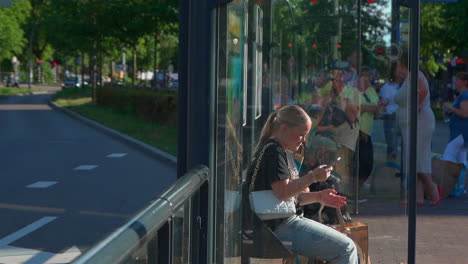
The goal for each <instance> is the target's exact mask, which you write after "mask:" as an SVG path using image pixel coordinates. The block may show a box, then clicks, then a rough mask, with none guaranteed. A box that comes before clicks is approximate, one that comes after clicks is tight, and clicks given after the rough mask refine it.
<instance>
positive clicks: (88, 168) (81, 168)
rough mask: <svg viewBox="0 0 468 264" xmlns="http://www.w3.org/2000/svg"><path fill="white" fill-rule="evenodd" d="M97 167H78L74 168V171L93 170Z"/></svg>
mask: <svg viewBox="0 0 468 264" xmlns="http://www.w3.org/2000/svg"><path fill="white" fill-rule="evenodd" d="M97 167H98V165H80V166H78V167H76V168H75V169H74V170H93V169H95V168H97Z"/></svg>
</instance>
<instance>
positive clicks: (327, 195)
mask: <svg viewBox="0 0 468 264" xmlns="http://www.w3.org/2000/svg"><path fill="white" fill-rule="evenodd" d="M298 200H299V204H300V205H305V204H311V203H323V204H324V205H326V206H331V207H341V206H343V205H345V204H346V197H345V196H340V195H337V192H336V191H335V190H333V189H325V190H322V191H319V192H309V193H302V194H300V195H299V198H298Z"/></svg>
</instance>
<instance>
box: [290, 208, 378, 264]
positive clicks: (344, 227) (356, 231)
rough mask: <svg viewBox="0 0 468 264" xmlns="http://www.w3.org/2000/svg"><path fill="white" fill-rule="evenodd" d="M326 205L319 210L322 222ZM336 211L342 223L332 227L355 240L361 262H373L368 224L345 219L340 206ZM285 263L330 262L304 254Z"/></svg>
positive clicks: (369, 263)
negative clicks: (370, 253) (370, 254)
mask: <svg viewBox="0 0 468 264" xmlns="http://www.w3.org/2000/svg"><path fill="white" fill-rule="evenodd" d="M324 207H325V205H323V204H322V206H321V207H320V209H319V212H318V219H319V222H320V223H322V210H323V208H324ZM336 213H337V214H338V219H339V221H340V224H339V225H333V226H331V227H332V228H334V229H336V230H337V231H339V232H341V233H343V234H345V235H346V236H348V237H349V238H351V239H352V240H353V241H354V244H355V245H356V248H357V251H358V255H359V263H360V264H371V260H370V256H369V230H368V227H367V225H366V224H363V223H361V222H345V221H344V219H343V214H342V213H341V210H340V209H339V208H336ZM285 263H286V264H298V263H300V264H323V263H328V262H324V261H323V260H318V259H311V258H308V257H304V256H293V257H290V258H288V259H285Z"/></svg>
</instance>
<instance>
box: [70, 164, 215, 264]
mask: <svg viewBox="0 0 468 264" xmlns="http://www.w3.org/2000/svg"><path fill="white" fill-rule="evenodd" d="M208 174H209V169H208V167H206V166H202V165H200V166H197V167H195V168H194V169H192V170H190V171H189V172H188V173H186V174H185V175H184V176H182V177H181V178H179V179H178V180H177V181H176V182H175V183H173V184H172V185H171V186H170V187H169V188H167V189H166V191H164V192H163V193H162V194H161V195H159V196H158V197H157V198H156V199H155V200H154V201H153V202H152V203H151V204H150V205H148V206H147V207H146V208H144V209H143V210H141V211H140V212H139V213H138V214H137V215H136V216H135V217H134V218H133V219H131V220H130V221H128V222H127V223H126V224H125V225H123V226H122V227H120V228H118V229H117V230H115V231H114V232H113V233H112V234H110V235H109V236H107V237H106V238H105V239H104V240H102V241H101V242H99V243H98V244H97V245H95V246H94V247H92V248H91V249H89V250H88V251H86V252H85V253H84V254H83V255H82V256H80V257H79V258H77V259H76V260H75V261H73V263H74V264H84V263H87V264H90V263H93V264H95V263H99V264H106V263H108V264H115V263H126V264H127V263H157V262H158V260H157V259H158V255H159V256H160V254H161V253H159V252H155V251H157V250H158V248H164V249H169V250H168V251H166V252H163V253H162V254H167V253H168V252H169V254H170V252H173V251H174V249H171V247H172V245H174V244H176V243H174V241H172V240H173V239H172V238H171V237H169V240H168V241H166V242H167V243H168V245H166V246H162V247H161V245H159V244H160V242H158V238H157V237H158V233H159V231H160V229H162V228H163V227H164V226H165V225H166V226H167V225H168V223H171V222H174V223H183V222H188V221H189V220H190V217H191V216H190V210H186V211H188V213H187V212H184V205H189V204H190V199H191V197H192V196H193V195H194V194H195V193H196V192H197V191H198V190H199V189H200V187H201V186H202V185H203V184H204V183H205V182H206V181H207V180H208ZM175 217H178V218H180V219H182V222H181V221H178V222H177V221H174V218H175ZM182 225H183V224H182ZM169 228H172V229H174V224H173V225H172V227H171V224H169ZM175 228H177V227H175ZM182 229H185V228H184V227H183V228H182ZM166 233H167V232H166ZM172 233H178V234H179V238H178V239H183V240H189V239H188V238H186V237H180V236H184V235H187V233H186V232H177V230H176V231H174V230H171V231H169V234H172ZM185 250H187V248H185ZM183 254H184V255H185V253H183ZM155 256H156V257H155ZM163 258H164V257H163ZM172 258H173V256H172V257H168V258H167V259H172Z"/></svg>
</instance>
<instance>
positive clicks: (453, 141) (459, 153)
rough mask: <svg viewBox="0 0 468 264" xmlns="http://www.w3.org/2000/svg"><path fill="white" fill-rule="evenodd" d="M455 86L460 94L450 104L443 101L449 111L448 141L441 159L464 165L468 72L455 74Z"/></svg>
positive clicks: (467, 132)
mask: <svg viewBox="0 0 468 264" xmlns="http://www.w3.org/2000/svg"><path fill="white" fill-rule="evenodd" d="M456 88H457V90H458V91H459V92H460V95H459V96H458V97H457V99H455V102H454V103H453V105H452V104H450V103H444V108H446V109H448V110H449V111H451V113H452V114H451V117H450V123H449V127H450V142H449V143H448V144H447V146H446V147H445V151H444V155H443V156H442V159H443V160H449V161H453V162H457V163H463V164H464V165H465V167H466V165H467V162H466V151H467V150H468V72H459V73H458V74H457V75H456Z"/></svg>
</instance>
